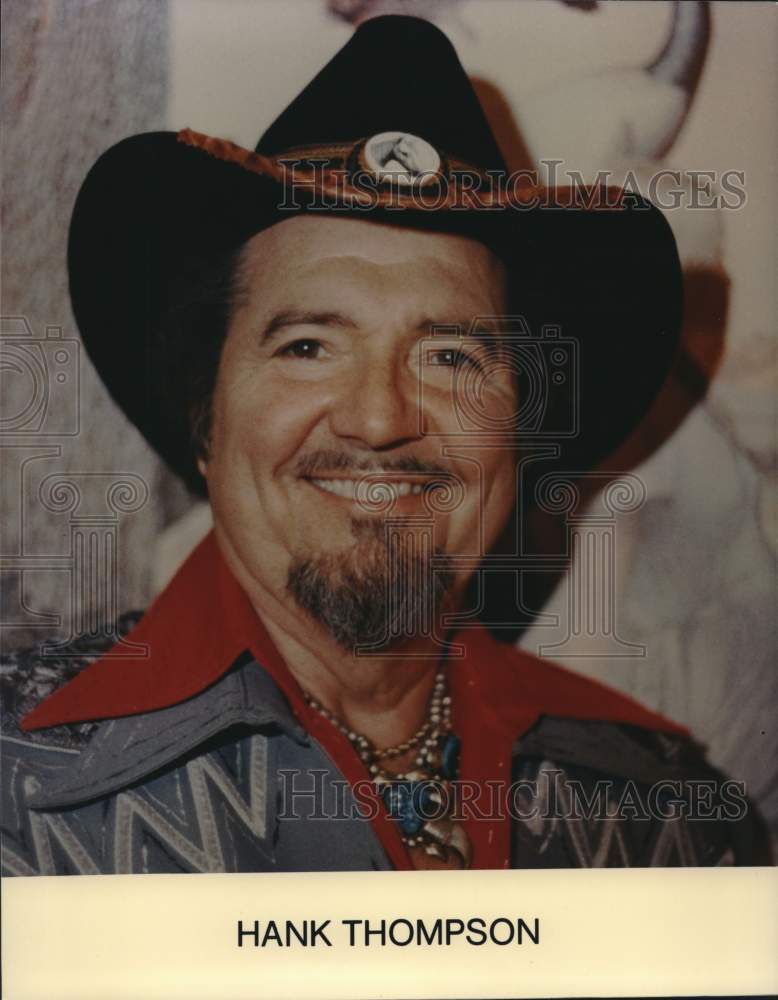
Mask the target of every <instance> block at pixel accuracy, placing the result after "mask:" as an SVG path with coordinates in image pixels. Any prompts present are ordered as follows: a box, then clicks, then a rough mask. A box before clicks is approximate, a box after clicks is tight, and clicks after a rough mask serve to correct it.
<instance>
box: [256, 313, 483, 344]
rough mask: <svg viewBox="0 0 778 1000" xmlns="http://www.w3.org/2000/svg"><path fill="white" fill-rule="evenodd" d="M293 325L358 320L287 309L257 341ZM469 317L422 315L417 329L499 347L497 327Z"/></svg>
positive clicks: (353, 325) (351, 326)
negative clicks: (479, 324)
mask: <svg viewBox="0 0 778 1000" xmlns="http://www.w3.org/2000/svg"><path fill="white" fill-rule="evenodd" d="M293 326H328V327H335V328H338V329H341V330H356V329H357V328H358V326H359V324H358V323H357V322H356V321H355V320H353V319H352V318H351V317H350V316H346V315H345V314H344V313H340V312H335V311H318V312H317V311H315V310H299V309H287V310H283V311H282V312H278V313H276V314H275V315H274V316H272V317H271V318H270V319H269V320H268V322H267V323H266V324H265V326H264V327H263V328H262V330H261V332H260V343H261V344H266V343H268V342H269V341H271V340H273V339H274V338H275V337H276V336H278V334H279V333H281V332H283V331H284V330H286V329H288V328H289V327H293ZM471 327H472V319H471V320H453V321H449V322H442V321H440V320H433V319H431V318H429V317H425V318H424V319H422V320H421V322H419V323H418V324H417V327H416V329H417V330H418V331H419V332H420V333H426V334H427V336H429V335H432V336H433V337H443V336H446V335H448V336H452V335H454V336H459V337H462V338H463V339H476V340H483V342H484V343H485V346H486V347H487V349H488V350H490V352H493V351H495V350H499V346H498V345H497V344H495V343H494V340H495V339H496V338H499V331H498V330H495V329H493V328H492V329H489V323H488V322H487V324H486V325H485V326H483V327H480V328H477V329H472V328H471Z"/></svg>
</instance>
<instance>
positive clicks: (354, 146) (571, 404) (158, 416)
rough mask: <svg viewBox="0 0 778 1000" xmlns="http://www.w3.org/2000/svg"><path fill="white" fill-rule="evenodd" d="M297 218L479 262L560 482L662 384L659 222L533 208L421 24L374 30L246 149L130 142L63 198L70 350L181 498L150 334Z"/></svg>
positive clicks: (541, 201) (469, 90) (195, 137)
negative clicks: (504, 309) (505, 298)
mask: <svg viewBox="0 0 778 1000" xmlns="http://www.w3.org/2000/svg"><path fill="white" fill-rule="evenodd" d="M301 211H334V212H352V213H355V214H356V215H357V217H360V218H362V217H364V218H370V219H376V220H379V221H382V222H386V223H388V224H394V225H413V226H421V227H428V228H431V229H434V230H438V229H442V230H451V231H455V232H461V233H464V234H466V235H470V236H474V237H475V238H478V239H481V240H482V241H484V242H486V243H487V244H488V245H490V246H492V247H493V248H494V249H495V251H496V252H498V253H499V254H500V255H501V256H502V257H503V259H504V260H505V262H506V265H507V267H508V274H509V287H510V297H511V310H512V313H514V314H515V315H514V320H515V327H516V328H515V329H514V330H513V333H512V335H513V339H514V342H515V345H516V350H517V366H518V368H519V369H520V375H519V385H520V394H519V395H520V406H519V411H518V412H517V414H516V426H515V428H513V430H515V431H516V432H518V433H519V434H520V435H521V440H522V441H524V442H540V443H541V444H547V445H549V446H550V449H551V452H550V453H553V457H554V460H555V461H556V462H557V463H560V462H561V463H563V464H564V466H565V467H566V468H568V469H570V470H571V471H580V470H582V469H586V468H590V467H592V466H593V465H594V464H595V463H597V462H598V461H600V460H601V459H602V458H604V457H605V456H606V455H608V454H609V453H610V452H612V451H613V450H614V449H615V448H616V446H617V445H619V444H620V443H621V442H622V441H623V440H624V439H625V438H626V436H627V435H628V434H629V433H630V432H631V431H632V430H633V429H634V427H635V426H636V425H637V423H638V421H639V420H640V418H641V417H642V416H643V415H644V414H645V413H646V411H647V409H648V407H649V405H650V403H651V402H652V400H653V399H654V397H655V396H656V394H657V392H658V390H659V388H660V386H661V384H662V382H663V380H664V378H665V376H666V374H667V372H668V370H669V367H670V364H671V362H672V359H673V356H674V354H675V351H676V348H677V344H678V336H679V328H680V319H681V275H680V266H679V262H678V256H677V252H676V248H675V242H674V239H673V236H672V233H671V231H670V227H669V226H668V224H667V223H666V221H665V220H664V218H663V217H662V215H661V213H660V212H659V211H658V210H657V209H656V208H654V207H653V206H652V205H650V204H649V203H648V202H647V201H645V200H644V199H643V198H641V197H639V196H638V195H636V194H632V193H630V192H616V193H615V195H614V192H612V191H610V190H607V189H598V190H583V189H581V190H575V189H572V188H568V189H551V190H548V189H542V188H539V187H537V186H536V185H534V184H533V183H531V179H530V181H528V179H527V177H526V176H520V177H517V176H512V177H511V176H509V175H508V172H507V170H506V167H505V163H504V161H503V159H502V156H501V154H500V150H499V148H498V146H497V143H496V141H495V138H494V135H493V133H492V131H491V129H490V127H489V125H488V123H487V120H486V118H485V116H484V113H483V111H482V109H481V106H480V105H479V102H478V99H477V96H476V94H475V92H474V90H473V87H472V85H471V83H470V80H469V79H468V77H467V75H466V73H465V72H464V70H463V68H462V66H461V64H460V62H459V60H458V58H457V55H456V53H455V51H454V49H453V47H452V45H451V44H450V42H449V41H448V39H447V38H446V36H445V35H444V34H443V33H442V32H441V31H440V30H439V29H438V28H436V27H434V26H433V25H431V24H430V23H428V22H426V21H423V20H419V19H416V18H411V17H399V16H388V17H379V18H375V19H374V20H370V21H367V22H366V23H364V24H363V25H362V26H361V27H360V28H359V29H358V30H357V31H356V32H355V33H354V35H353V36H352V38H351V39H350V40H349V42H348V43H347V44H346V45H345V46H344V47H343V48H342V49H341V50H340V51H339V52H338V53H337V54H336V55H335V56H334V58H333V59H332V60H331V61H330V62H329V63H328V64H327V65H326V66H325V67H324V68H323V69H322V70H321V72H320V73H319V74H318V75H317V76H316V77H315V78H314V79H313V80H312V81H311V82H310V83H309V84H308V85H307V86H306V87H305V88H304V90H303V91H302V92H301V93H300V94H299V96H298V97H297V98H296V99H295V100H294V101H293V102H292V103H291V104H290V105H289V107H288V108H287V109H286V110H285V111H284V112H283V113H282V114H281V115H280V116H279V118H278V119H277V120H276V121H275V122H274V123H273V124H272V125H271V126H270V128H269V129H268V130H267V131H266V132H265V134H264V135H263V136H262V138H261V139H260V140H259V142H258V144H257V146H256V148H255V150H253V151H252V150H247V149H242V148H241V147H238V146H236V145H235V144H233V143H231V142H228V141H226V140H223V139H218V138H214V137H209V136H204V135H201V134H199V133H197V132H194V131H191V130H189V129H185V130H183V131H182V132H178V133H176V132H152V133H147V134H142V135H136V136H133V137H131V138H128V139H125V140H123V141H122V142H120V143H118V144H117V145H115V146H113V147H112V148H111V149H109V150H108V151H107V152H106V153H105V154H103V156H101V157H100V159H99V160H98V161H97V163H96V164H95V165H94V167H93V168H92V170H91V171H90V173H89V174H88V176H87V178H86V180H85V181H84V184H83V186H82V188H81V191H80V193H79V195H78V198H77V201H76V204H75V208H74V211H73V217H72V222H71V227H70V235H69V246H68V266H69V278H70V294H71V301H72V305H73V310H74V314H75V318H76V321H77V324H78V327H79V330H80V333H81V336H82V338H83V341H84V344H85V346H86V349H87V351H88V353H89V355H90V357H91V359H92V361H93V362H94V364H95V367H96V368H97V371H98V373H99V374H100V376H101V378H102V379H103V381H104V383H105V384H106V386H107V387H108V389H109V391H110V392H111V394H112V395H113V397H114V399H115V400H116V402H117V403H118V404H119V406H120V407H121V408H122V409H123V410H124V412H125V413H126V414H127V416H128V417H129V418H130V420H131V421H132V422H133V423H134V424H135V425H136V426H137V427H138V428H139V430H140V431H141V432H142V434H143V435H144V436H145V437H146V439H147V440H148V441H149V442H150V443H151V444H152V445H153V447H154V448H155V449H156V450H157V451H158V452H159V454H160V455H162V456H163V458H165V459H166V461H167V462H168V463H169V464H170V465H171V466H172V467H173V468H174V469H175V470H176V471H177V472H179V473H180V474H181V475H182V476H184V477H185V478H186V479H187V480H188V481H189V482H193V481H195V480H196V472H195V467H194V459H193V456H192V453H191V447H190V441H189V440H188V438H187V432H186V428H185V426H184V422H182V421H175V420H171V419H170V415H169V411H168V410H166V407H165V405H164V401H163V400H161V399H160V392H159V387H158V372H157V373H156V374H157V378H155V368H156V367H157V361H156V357H157V356H156V354H155V338H157V337H158V332H159V328H160V323H161V322H162V320H163V317H164V316H165V315H166V314H167V313H169V311H170V310H171V309H172V308H175V305H176V299H177V295H178V294H179V293H178V291H177V290H178V289H179V288H180V287H181V275H182V273H185V272H186V270H187V268H191V261H192V260H193V259H206V260H210V261H218V260H220V259H224V258H225V257H226V256H228V255H229V254H231V253H233V252H234V251H235V250H236V249H237V248H238V247H240V246H241V245H242V244H243V243H244V242H245V241H246V240H247V239H249V238H250V237H251V236H252V235H254V234H255V233H257V232H259V231H260V230H262V229H263V228H265V227H267V226H269V225H272V224H273V223H275V222H278V221H279V220H280V219H283V218H287V217H289V215H290V214H292V213H295V212H301ZM216 360H218V359H216ZM522 380H523V381H522ZM470 416H471V417H472V418H473V420H475V423H476V424H477V422H478V421H477V414H470ZM485 430H486V431H487V432H490V433H495V432H497V431H504V430H505V428H494V427H491V428H490V427H486V428H485Z"/></svg>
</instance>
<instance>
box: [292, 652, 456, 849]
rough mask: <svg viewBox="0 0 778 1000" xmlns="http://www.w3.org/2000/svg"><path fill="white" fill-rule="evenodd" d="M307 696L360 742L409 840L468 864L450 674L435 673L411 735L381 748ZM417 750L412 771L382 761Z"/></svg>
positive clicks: (361, 754)
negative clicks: (459, 815)
mask: <svg viewBox="0 0 778 1000" xmlns="http://www.w3.org/2000/svg"><path fill="white" fill-rule="evenodd" d="M305 700H306V702H307V703H308V704H309V705H310V706H311V708H313V709H315V710H316V711H317V712H318V713H319V714H320V715H322V716H323V717H324V718H325V719H327V721H328V722H330V723H331V724H332V725H333V726H335V728H336V729H338V730H339V731H340V732H341V733H343V735H344V736H345V737H346V738H347V739H348V741H349V743H351V745H352V746H353V747H354V749H355V750H356V752H357V754H358V755H359V757H360V760H362V762H363V763H364V765H365V766H366V768H367V770H368V773H369V774H370V777H371V778H372V780H373V784H374V785H375V786H376V788H377V790H378V791H379V793H380V795H381V798H382V800H383V802H384V805H385V807H386V810H387V812H388V813H389V816H390V817H391V818H392V819H393V820H394V821H395V822H396V823H397V824H398V826H399V829H400V836H401V837H402V840H403V843H404V844H406V845H407V846H408V847H421V848H423V849H424V851H425V852H426V853H427V854H429V855H431V856H432V857H436V858H440V859H442V860H444V861H445V860H447V859H448V857H449V852H451V851H453V852H454V853H455V855H456V856H457V859H458V860H459V863H460V865H461V867H462V868H468V867H469V866H470V861H471V859H472V846H471V844H470V840H469V838H468V836H467V834H466V833H465V831H464V829H463V828H462V826H461V824H460V823H458V822H457V821H456V820H454V819H452V817H451V815H450V813H451V811H452V810H453V808H454V801H453V795H452V786H451V783H452V782H453V781H455V780H456V778H457V777H458V774H459V746H460V743H459V738H458V737H457V736H456V735H455V734H454V733H453V732H452V730H451V698H450V697H449V695H448V692H447V686H446V675H445V673H444V672H443V671H439V672H438V673H437V674H436V675H435V681H434V684H433V687H432V694H431V696H430V700H429V705H428V708H427V718H426V719H425V720H424V722H423V723H422V725H421V727H420V728H419V729H418V730H417V731H416V732H415V733H414V734H413V736H411V737H410V738H409V739H407V740H404V741H403V742H402V743H397V744H396V745H395V746H391V747H381V748H380V749H379V748H378V747H376V746H375V745H374V744H373V743H372V742H371V741H370V740H369V739H368V738H367V737H366V736H364V735H363V734H362V733H358V732H356V731H355V730H353V729H351V728H350V727H349V726H347V725H346V724H345V723H344V722H343V721H342V720H341V719H339V718H338V717H337V716H336V715H335V714H333V713H332V712H330V711H329V709H326V708H325V707H324V706H323V705H322V704H321V703H320V702H319V701H317V700H316V699H315V698H314V697H313V695H310V694H308V693H307V692H306V693H305ZM410 750H416V755H415V757H414V761H413V766H412V768H411V769H410V770H409V771H406V772H404V773H402V774H396V773H394V772H392V771H388V770H387V769H386V768H385V767H384V766H383V765H382V764H381V761H384V760H391V759H392V758H396V757H401V756H402V755H403V754H405V753H408V751H410Z"/></svg>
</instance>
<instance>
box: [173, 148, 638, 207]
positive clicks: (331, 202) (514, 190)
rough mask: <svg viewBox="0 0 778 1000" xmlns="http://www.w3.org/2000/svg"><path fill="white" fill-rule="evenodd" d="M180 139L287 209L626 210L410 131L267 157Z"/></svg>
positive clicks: (600, 192) (593, 191) (588, 190)
mask: <svg viewBox="0 0 778 1000" xmlns="http://www.w3.org/2000/svg"><path fill="white" fill-rule="evenodd" d="M177 139H178V141H179V142H181V143H184V144H185V145H187V146H193V147H195V148H197V149H201V150H203V151H204V152H206V153H208V154H209V155H210V156H213V157H215V158H216V159H218V160H224V161H226V162H228V163H235V164H237V165H238V166H240V167H242V168H243V169H244V170H248V171H250V172H252V173H256V174H261V175H263V176H265V177H269V178H272V179H273V180H274V181H276V182H278V183H279V184H280V185H281V186H282V187H283V191H284V194H283V201H282V202H280V203H279V205H278V207H279V208H289V209H293V208H296V207H301V206H299V205H298V204H297V201H296V197H297V196H299V197H300V198H301V199H303V200H304V201H305V202H306V203H308V204H309V203H310V202H311V201H313V202H314V203H317V204H321V207H331V208H332V207H343V208H349V207H351V208H355V209H361V210H369V209H373V208H390V209H416V210H423V211H441V210H442V211H473V210H481V211H500V210H505V209H509V208H513V209H519V210H526V209H530V208H537V207H548V208H579V209H580V208H585V209H621V208H624V207H625V203H624V202H625V195H626V194H629V192H625V191H624V190H623V189H621V188H606V187H602V186H599V185H583V184H582V185H571V186H565V187H556V188H549V187H545V186H543V185H541V184H538V183H537V175H536V174H535V172H534V171H527V170H519V171H514V172H513V173H508V172H506V171H502V170H493V171H485V170H483V169H482V168H480V167H477V166H474V165H473V164H471V163H467V162H465V161H464V160H460V159H457V158H456V157H453V156H450V155H448V154H446V153H443V152H439V151H438V150H436V149H435V148H434V146H432V145H431V144H430V143H429V142H427V141H426V140H424V139H420V138H419V137H418V136H415V135H411V134H410V133H408V132H381V133H379V134H377V135H374V136H371V137H370V138H368V139H359V140H357V141H356V142H349V143H327V144H317V145H307V146H298V147H295V148H292V149H286V150H284V151H283V152H282V153H276V154H274V155H267V154H264V153H258V152H254V151H252V150H249V149H244V148H243V147H242V146H238V145H237V144H236V143H234V142H230V141H229V140H228V139H217V138H214V137H213V136H209V135H204V134H203V133H201V132H194V131H193V130H192V129H188V128H185V129H182V130H181V131H180V132H179V133H178V135H177Z"/></svg>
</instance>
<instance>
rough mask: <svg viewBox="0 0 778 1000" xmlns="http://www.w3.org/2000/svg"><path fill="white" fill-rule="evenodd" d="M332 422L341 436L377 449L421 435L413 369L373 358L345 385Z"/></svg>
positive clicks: (392, 445)
mask: <svg viewBox="0 0 778 1000" xmlns="http://www.w3.org/2000/svg"><path fill="white" fill-rule="evenodd" d="M330 423H331V427H332V430H333V433H334V434H336V435H337V436H338V437H342V438H349V439H351V441H352V442H353V443H355V444H357V445H361V446H362V447H367V448H371V449H374V450H375V449H381V448H383V449H386V448H391V447H396V446H398V445H400V444H403V443H406V442H408V441H412V440H415V439H416V438H418V437H420V436H421V431H420V423H419V415H418V385H417V380H416V379H415V378H414V377H413V375H412V373H411V372H410V371H408V372H405V371H402V370H398V368H397V366H395V365H393V364H392V363H391V362H388V361H378V360H377V359H373V360H372V361H371V362H369V363H367V364H365V365H364V366H363V367H362V368H361V369H360V370H358V371H355V372H354V375H353V377H352V378H351V379H349V381H348V383H347V384H346V385H344V387H343V391H342V392H341V393H340V395H339V398H338V401H337V403H336V405H335V406H334V407H333V409H332V411H331V414H330Z"/></svg>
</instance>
